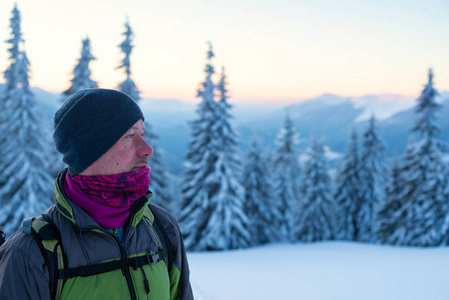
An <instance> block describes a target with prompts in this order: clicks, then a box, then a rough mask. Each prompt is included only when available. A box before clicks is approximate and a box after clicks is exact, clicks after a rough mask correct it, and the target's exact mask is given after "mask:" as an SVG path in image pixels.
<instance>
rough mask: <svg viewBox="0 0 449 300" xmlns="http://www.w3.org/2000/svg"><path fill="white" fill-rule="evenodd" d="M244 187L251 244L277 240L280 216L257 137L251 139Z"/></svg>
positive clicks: (244, 172)
mask: <svg viewBox="0 0 449 300" xmlns="http://www.w3.org/2000/svg"><path fill="white" fill-rule="evenodd" d="M243 186H244V187H245V191H246V193H245V201H244V206H243V207H244V211H245V214H246V215H247V216H248V225H249V227H248V228H249V232H250V234H251V245H259V244H265V243H269V242H273V241H275V240H276V238H277V236H278V233H277V227H276V226H275V224H273V220H279V219H280V217H281V216H280V215H279V212H278V210H277V207H276V205H274V199H275V198H274V197H273V196H274V195H273V194H272V190H273V186H272V182H271V178H270V171H269V168H268V166H267V163H266V161H265V160H264V159H263V158H262V148H261V147H260V145H259V143H258V141H257V140H256V139H253V141H252V142H251V147H250V149H249V151H248V154H247V156H246V160H245V167H244V171H243Z"/></svg>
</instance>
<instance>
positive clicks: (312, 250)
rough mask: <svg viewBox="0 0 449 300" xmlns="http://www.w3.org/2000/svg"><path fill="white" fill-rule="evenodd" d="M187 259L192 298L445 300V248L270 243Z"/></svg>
mask: <svg viewBox="0 0 449 300" xmlns="http://www.w3.org/2000/svg"><path fill="white" fill-rule="evenodd" d="M188 259H189V265H190V276H191V283H192V287H193V291H194V295H195V299H196V300H225V299H226V300H228V299H232V300H251V299H257V300H265V299H266V300H273V299H276V300H278V299H279V300H280V299H289V300H290V299H301V300H361V299H363V300H447V299H449V285H448V284H447V278H449V248H426V249H422V248H405V247H402V248H401V247H391V246H376V245H367V244H357V243H345V242H323V243H315V244H272V245H267V246H263V247H257V248H252V249H247V250H238V251H230V252H208V253H206V252H205V253H188Z"/></svg>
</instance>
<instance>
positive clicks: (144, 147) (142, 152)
mask: <svg viewBox="0 0 449 300" xmlns="http://www.w3.org/2000/svg"><path fill="white" fill-rule="evenodd" d="M153 152H154V151H153V148H151V146H150V145H149V144H148V143H147V141H145V140H144V139H143V137H140V143H139V147H138V149H137V155H138V156H140V157H150V156H151V155H153Z"/></svg>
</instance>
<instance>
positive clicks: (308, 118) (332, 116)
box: [0, 85, 449, 174]
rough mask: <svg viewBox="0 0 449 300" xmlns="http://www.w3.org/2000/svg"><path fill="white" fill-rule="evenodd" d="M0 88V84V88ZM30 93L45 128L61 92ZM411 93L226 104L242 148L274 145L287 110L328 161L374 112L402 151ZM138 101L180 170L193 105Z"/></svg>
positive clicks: (392, 147)
mask: <svg viewBox="0 0 449 300" xmlns="http://www.w3.org/2000/svg"><path fill="white" fill-rule="evenodd" d="M1 89H2V86H1V85H0V91H1ZM33 92H34V94H35V96H36V99H37V101H38V103H39V107H40V108H41V110H42V112H43V114H44V116H45V118H46V119H48V121H49V126H51V121H52V118H53V115H54V112H55V111H56V110H57V109H58V108H59V106H60V105H61V102H60V100H61V99H62V97H61V95H60V94H55V93H50V92H47V91H45V90H42V89H39V88H33ZM417 97H418V96H416V97H415V98H413V97H406V96H401V95H369V96H363V97H340V96H337V95H332V94H324V95H321V96H319V97H317V98H313V99H308V100H305V101H304V100H303V101H301V102H298V103H294V104H291V105H286V106H285V105H284V106H283V105H280V104H278V105H276V104H272V103H270V104H264V103H257V104H239V103H232V100H231V104H234V107H233V109H232V111H231V114H232V115H233V116H234V120H233V123H234V126H235V129H236V131H237V132H238V134H239V140H240V142H241V149H242V151H243V152H245V150H246V149H247V148H248V146H249V143H250V141H251V139H252V137H254V136H257V137H258V139H259V140H260V141H261V142H262V143H263V145H264V146H266V147H270V148H272V149H275V140H276V136H277V134H278V132H279V130H280V129H281V127H282V125H283V122H284V119H285V116H286V114H287V113H288V114H289V115H290V118H291V119H292V120H293V122H294V124H295V126H296V129H297V131H298V133H299V134H300V138H301V140H302V144H301V145H300V149H299V150H300V154H301V153H304V151H305V150H306V148H307V146H308V144H309V139H310V137H311V136H312V135H313V136H314V137H315V138H317V139H319V140H322V141H324V143H325V144H326V145H327V146H328V147H329V149H328V150H329V153H330V154H331V153H333V154H334V155H333V156H332V157H331V155H329V157H330V158H331V159H332V158H335V157H338V156H339V155H338V154H339V153H343V152H344V151H345V147H346V143H347V142H348V139H349V136H350V133H351V131H352V130H353V129H355V130H356V131H357V132H358V133H359V136H361V133H362V132H363V131H364V130H365V128H366V126H367V120H368V119H369V118H370V117H371V115H372V114H374V115H375V116H376V118H377V119H378V121H379V129H380V132H381V135H382V138H383V140H384V142H385V144H386V146H387V153H388V155H389V156H398V155H401V154H402V153H403V152H404V149H405V146H406V144H407V141H408V139H409V130H410V128H412V126H413V125H414V122H415V119H416V115H415V112H414V108H415V105H416V98H417ZM437 101H438V102H439V103H441V104H442V105H443V108H442V109H441V111H440V114H439V123H440V125H441V128H442V133H441V136H440V138H441V139H442V140H444V141H449V118H448V116H449V92H446V91H445V92H441V93H440V95H439V96H438V98H437ZM140 105H141V107H142V110H143V112H144V114H145V117H146V119H147V121H149V122H150V123H151V125H152V126H153V130H154V132H155V133H156V134H157V135H158V136H159V145H160V147H162V149H163V150H164V155H165V158H166V164H167V165H168V166H169V168H170V170H171V171H172V172H173V173H175V174H180V173H181V172H182V170H183V163H184V161H185V155H186V152H187V148H188V142H189V141H190V138H191V137H190V126H189V121H192V120H194V119H195V118H196V113H195V110H196V108H197V104H195V103H186V102H182V101H179V100H175V99H171V100H166V99H164V100H162V99H151V98H144V99H142V100H141V101H140ZM360 140H361V138H359V141H360ZM335 154H337V155H335Z"/></svg>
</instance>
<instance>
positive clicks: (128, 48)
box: [117, 18, 140, 100]
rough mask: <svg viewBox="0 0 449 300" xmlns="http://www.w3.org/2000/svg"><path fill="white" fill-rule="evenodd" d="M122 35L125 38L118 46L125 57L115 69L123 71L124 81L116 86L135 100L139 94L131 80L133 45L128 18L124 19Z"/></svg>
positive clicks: (132, 35) (132, 34)
mask: <svg viewBox="0 0 449 300" xmlns="http://www.w3.org/2000/svg"><path fill="white" fill-rule="evenodd" d="M122 35H124V36H125V40H124V41H123V42H122V43H121V44H120V45H119V47H120V49H121V50H122V52H123V54H125V57H124V58H123V60H122V62H121V64H120V66H118V67H117V69H124V71H125V74H126V79H125V80H124V81H123V82H121V83H120V84H119V85H118V89H119V90H120V91H122V92H124V93H125V94H127V95H129V96H130V97H131V98H133V99H135V100H137V99H139V98H140V96H139V94H140V92H139V90H138V88H137V86H136V84H135V83H134V81H133V80H132V79H131V61H130V56H131V52H132V50H133V48H134V45H133V44H132V41H133V38H134V32H133V31H132V29H131V26H130V25H129V21H128V18H127V19H126V22H125V32H123V33H122Z"/></svg>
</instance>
